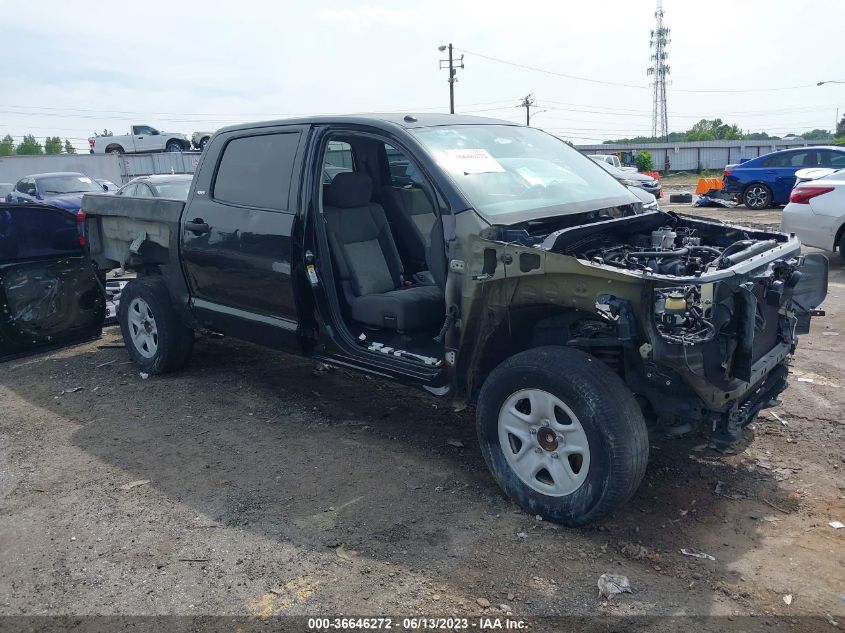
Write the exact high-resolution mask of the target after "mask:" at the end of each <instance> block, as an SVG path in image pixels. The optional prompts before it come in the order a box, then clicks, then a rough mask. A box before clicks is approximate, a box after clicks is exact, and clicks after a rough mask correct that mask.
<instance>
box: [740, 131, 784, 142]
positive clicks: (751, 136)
mask: <svg viewBox="0 0 845 633" xmlns="http://www.w3.org/2000/svg"><path fill="white" fill-rule="evenodd" d="M742 138H743V140H746V141H777V140H778V139H780V137H779V136H769V135H768V134H766V133H765V132H749V133H748V134H743V135H742Z"/></svg>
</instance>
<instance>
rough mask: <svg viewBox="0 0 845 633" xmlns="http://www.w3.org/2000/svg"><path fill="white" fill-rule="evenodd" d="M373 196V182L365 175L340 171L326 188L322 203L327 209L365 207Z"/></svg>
mask: <svg viewBox="0 0 845 633" xmlns="http://www.w3.org/2000/svg"><path fill="white" fill-rule="evenodd" d="M372 196H373V181H372V180H371V179H370V177H369V176H368V175H367V174H360V173H358V172H354V171H342V172H340V173H339V174H337V175H336V176H335V177H334V179H333V180H332V182H331V184H330V185H329V186H328V187H326V193H325V199H324V202H325V204H326V206H329V207H340V208H342V209H349V208H352V207H365V206H367V205H368V204H369V203H370V199H371V198H372Z"/></svg>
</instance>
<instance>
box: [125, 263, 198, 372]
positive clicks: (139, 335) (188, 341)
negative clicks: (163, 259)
mask: <svg viewBox="0 0 845 633" xmlns="http://www.w3.org/2000/svg"><path fill="white" fill-rule="evenodd" d="M117 318H118V321H119V322H120V331H121V333H122V334H123V342H124V344H125V345H126V350H127V351H128V352H129V356H130V357H131V358H132V360H133V361H134V362H135V364H136V365H138V366H139V367H140V368H141V369H142V370H143V371H145V372H147V373H150V374H165V373H167V372H170V371H175V370H177V369H181V368H182V367H184V366H185V364H186V363H187V362H188V359H189V358H190V357H191V352H192V351H193V348H194V332H193V330H192V329H191V328H189V327H187V326H186V325H184V324H183V323H182V320H181V319H180V318H179V315H178V314H176V311H175V310H174V309H173V305H172V304H171V303H170V295H169V294H168V292H167V287H166V286H165V284H164V280H162V279H159V278H155V277H149V278H143V277H142V278H139V279H133V280H132V281H130V282H129V283H128V284H126V287H125V288H124V289H123V291H122V292H121V294H120V306H119V307H118V312H117Z"/></svg>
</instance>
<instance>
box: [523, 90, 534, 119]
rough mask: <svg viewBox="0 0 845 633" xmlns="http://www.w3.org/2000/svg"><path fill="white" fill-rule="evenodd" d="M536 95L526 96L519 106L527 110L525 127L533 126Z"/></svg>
mask: <svg viewBox="0 0 845 633" xmlns="http://www.w3.org/2000/svg"><path fill="white" fill-rule="evenodd" d="M534 101H535V100H534V94H533V93H532V94H530V95H526V96H525V98H524V99H523V100H522V103H520V104H519V107H520V108H525V125H531V106H533V105H534Z"/></svg>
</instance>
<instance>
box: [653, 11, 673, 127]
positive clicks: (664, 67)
mask: <svg viewBox="0 0 845 633" xmlns="http://www.w3.org/2000/svg"><path fill="white" fill-rule="evenodd" d="M654 17H655V18H656V19H657V25H656V26H655V29H654V30H653V31H652V32H651V49H652V53H651V66H650V67H649V69H648V75H649V77H651V78H652V83H651V85H652V87H653V88H654V101H653V103H652V106H651V135H652V136H653V137H656V138H666V137H667V136H668V135H669V114H668V113H667V109H666V86H667V85H668V84H669V82H668V81H667V79H666V76H667V75H668V74H669V65H668V64H667V63H666V60H667V59H668V57H669V53H667V52H666V48H667V47H668V45H669V42H671V41H672V40H671V39H670V38H669V28H668V27H666V26H663V0H657V11H655V12H654Z"/></svg>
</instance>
